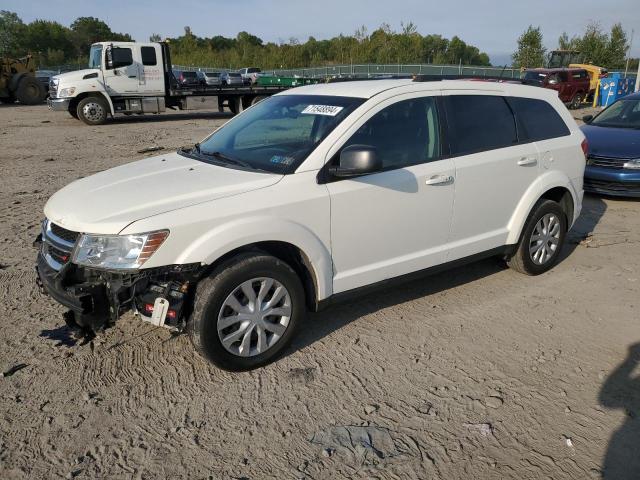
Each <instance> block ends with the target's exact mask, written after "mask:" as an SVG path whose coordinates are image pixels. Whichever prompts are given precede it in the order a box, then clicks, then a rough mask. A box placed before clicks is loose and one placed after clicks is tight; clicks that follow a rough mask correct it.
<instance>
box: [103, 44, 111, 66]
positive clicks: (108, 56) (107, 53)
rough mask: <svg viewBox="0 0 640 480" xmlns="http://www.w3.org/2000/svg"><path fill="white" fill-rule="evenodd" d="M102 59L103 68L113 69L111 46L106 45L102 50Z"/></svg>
mask: <svg viewBox="0 0 640 480" xmlns="http://www.w3.org/2000/svg"><path fill="white" fill-rule="evenodd" d="M104 59H105V62H104V63H105V68H106V69H107V70H113V49H112V48H111V47H107V49H106V50H105V51H104Z"/></svg>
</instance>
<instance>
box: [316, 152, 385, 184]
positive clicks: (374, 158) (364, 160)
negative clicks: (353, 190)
mask: <svg viewBox="0 0 640 480" xmlns="http://www.w3.org/2000/svg"><path fill="white" fill-rule="evenodd" d="M381 168H382V160H380V158H379V157H378V151H377V150H376V148H375V147H372V146H370V145H349V146H348V147H347V148H345V149H343V150H342V152H340V163H339V164H338V165H337V166H335V167H332V168H330V169H329V172H330V173H331V174H332V175H333V176H334V177H340V178H347V177H356V176H358V175H365V174H367V173H373V172H377V171H378V170H380V169H381Z"/></svg>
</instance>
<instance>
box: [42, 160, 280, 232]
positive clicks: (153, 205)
mask: <svg viewBox="0 0 640 480" xmlns="http://www.w3.org/2000/svg"><path fill="white" fill-rule="evenodd" d="M281 178H282V175H278V174H271V173H263V172H253V171H245V170H238V169H234V168H226V167H220V166H216V165H211V164H209V163H205V162H201V161H198V160H194V159H191V158H187V157H183V156H182V155H179V154H177V153H173V154H168V155H159V156H156V157H150V158H146V159H144V160H140V161H137V162H133V163H129V164H127V165H123V166H120V167H116V168H112V169H110V170H106V171H104V172H100V173H97V174H95V175H91V176H90V177H86V178H82V179H80V180H76V181H75V182H73V183H70V184H69V185H67V186H66V187H64V188H62V189H61V190H59V191H58V192H56V193H55V194H54V195H53V196H52V197H51V198H50V199H49V201H48V202H47V204H46V205H45V207H44V213H45V215H46V217H47V218H48V219H49V220H51V221H52V222H54V223H56V224H58V225H60V226H62V227H64V228H66V229H68V230H72V231H75V232H86V233H100V234H117V233H119V232H121V231H122V230H123V229H124V228H125V227H126V226H127V225H129V224H130V223H132V222H135V221H137V220H141V219H143V218H147V217H150V216H153V215H158V214H161V213H164V212H168V211H171V210H176V209H180V208H184V207H188V206H190V205H195V204H198V203H203V202H208V201H211V200H215V199H218V198H222V197H229V196H232V195H238V194H241V193H243V192H248V191H251V190H256V189H258V188H264V187H268V186H269V185H273V184H274V183H276V182H278V181H279V180H280V179H281Z"/></svg>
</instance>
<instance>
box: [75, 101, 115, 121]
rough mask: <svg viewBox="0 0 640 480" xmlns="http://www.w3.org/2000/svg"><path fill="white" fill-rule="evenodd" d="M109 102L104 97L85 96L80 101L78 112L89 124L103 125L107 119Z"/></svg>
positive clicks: (79, 116) (80, 117) (81, 118)
mask: <svg viewBox="0 0 640 480" xmlns="http://www.w3.org/2000/svg"><path fill="white" fill-rule="evenodd" d="M107 112H108V107H107V102H105V101H104V99H102V97H96V96H91V97H85V98H83V99H82V100H80V101H79V102H78V107H77V108H76V113H77V114H78V118H79V119H80V120H82V121H83V122H84V123H86V124H87V125H102V124H103V123H104V122H106V121H107Z"/></svg>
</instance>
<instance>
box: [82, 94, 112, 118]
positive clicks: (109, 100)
mask: <svg viewBox="0 0 640 480" xmlns="http://www.w3.org/2000/svg"><path fill="white" fill-rule="evenodd" d="M96 94H97V95H100V96H101V97H102V98H104V99H105V100H106V101H107V103H108V104H109V113H110V114H111V115H112V116H113V115H114V114H115V110H114V108H113V102H112V101H111V97H109V95H107V93H106V92H104V91H103V90H98V89H96V90H91V91H84V92H81V93H80V94H78V95H76V96H75V97H73V101H74V103H75V105H77V104H78V102H79V101H80V100H82V99H83V98H85V97H88V96H92V95H96Z"/></svg>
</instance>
